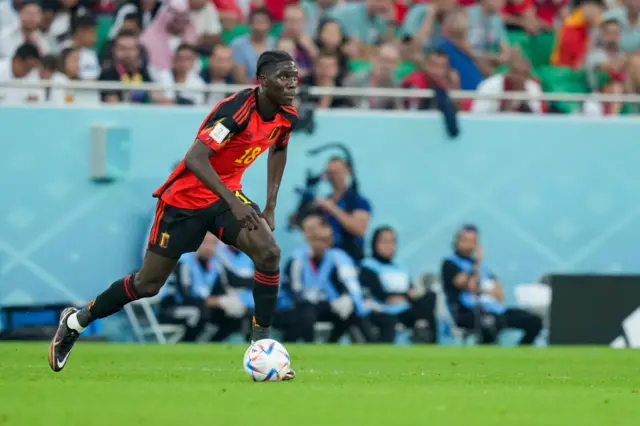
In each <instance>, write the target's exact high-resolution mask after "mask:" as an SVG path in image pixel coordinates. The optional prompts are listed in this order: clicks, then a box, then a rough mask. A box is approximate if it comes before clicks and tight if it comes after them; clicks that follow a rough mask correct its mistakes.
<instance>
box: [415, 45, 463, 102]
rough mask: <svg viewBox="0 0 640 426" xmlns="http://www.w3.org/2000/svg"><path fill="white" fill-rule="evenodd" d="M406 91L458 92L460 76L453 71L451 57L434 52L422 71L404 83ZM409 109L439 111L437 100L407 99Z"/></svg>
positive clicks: (424, 63) (427, 59) (423, 64)
mask: <svg viewBox="0 0 640 426" xmlns="http://www.w3.org/2000/svg"><path fill="white" fill-rule="evenodd" d="M402 87H404V88H406V89H434V88H436V87H441V88H443V89H445V90H447V91H448V90H458V89H459V88H460V76H459V75H458V73H457V72H456V71H455V70H453V69H451V65H450V64H449V57H448V56H447V54H446V53H445V52H444V51H442V50H434V51H432V52H431V53H429V54H428V55H427V58H426V59H425V60H424V61H422V64H421V69H419V70H417V71H414V72H413V73H411V74H409V75H408V76H407V77H406V78H405V79H404V81H403V82H402ZM405 108H407V109H420V110H427V109H437V108H438V105H437V102H436V98H435V97H434V98H417V99H406V100H405Z"/></svg>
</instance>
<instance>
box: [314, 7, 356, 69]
mask: <svg viewBox="0 0 640 426" xmlns="http://www.w3.org/2000/svg"><path fill="white" fill-rule="evenodd" d="M316 44H317V45H318V48H319V49H320V50H321V51H323V52H326V53H332V54H334V55H335V56H336V57H337V58H338V67H339V68H338V75H339V76H340V80H342V79H343V78H344V77H345V75H346V74H347V68H348V65H349V56H348V53H347V51H348V40H347V38H346V37H345V36H344V34H343V32H342V28H340V24H339V23H338V21H336V20H332V19H327V20H326V21H324V22H322V23H321V24H320V28H319V30H318V38H317V40H316ZM351 53H353V54H354V55H353V56H354V57H355V52H351Z"/></svg>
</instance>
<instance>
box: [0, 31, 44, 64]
mask: <svg viewBox="0 0 640 426" xmlns="http://www.w3.org/2000/svg"><path fill="white" fill-rule="evenodd" d="M34 40H35V45H36V47H38V49H39V50H40V54H41V55H48V54H49V53H50V52H51V47H50V46H49V43H48V42H47V40H46V38H45V36H43V35H42V33H41V32H40V31H36V33H35V35H34ZM25 41H26V40H25V38H24V34H22V29H21V27H20V23H19V22H18V23H16V24H15V25H12V26H11V27H9V28H7V29H5V30H3V31H2V32H1V33H0V59H7V58H12V57H13V54H14V53H15V51H16V49H17V48H18V47H20V46H21V45H23V44H24V42H25Z"/></svg>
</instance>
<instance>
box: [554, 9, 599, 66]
mask: <svg viewBox="0 0 640 426" xmlns="http://www.w3.org/2000/svg"><path fill="white" fill-rule="evenodd" d="M603 10H604V4H603V2H602V0H583V1H582V2H581V3H580V7H578V8H577V9H576V10H575V11H574V12H573V13H572V14H571V15H569V16H568V17H567V18H566V19H565V20H564V22H563V24H562V27H561V28H560V32H559V33H558V36H557V37H556V45H555V47H554V49H553V52H552V54H551V65H555V66H562V67H570V68H575V69H580V68H582V66H583V64H584V59H585V56H586V53H587V49H588V48H589V47H590V44H591V38H592V37H593V34H594V33H595V32H596V29H597V28H598V25H599V24H600V19H601V15H602V12H603Z"/></svg>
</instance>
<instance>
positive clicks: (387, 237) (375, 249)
mask: <svg viewBox="0 0 640 426" xmlns="http://www.w3.org/2000/svg"><path fill="white" fill-rule="evenodd" d="M371 246H372V247H371V250H372V253H373V257H375V258H377V259H380V260H391V258H392V257H393V255H394V254H395V253H396V233H395V231H394V230H393V228H392V227H390V226H381V227H379V228H378V229H376V230H375V231H374V233H373V238H372V239H371Z"/></svg>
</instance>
